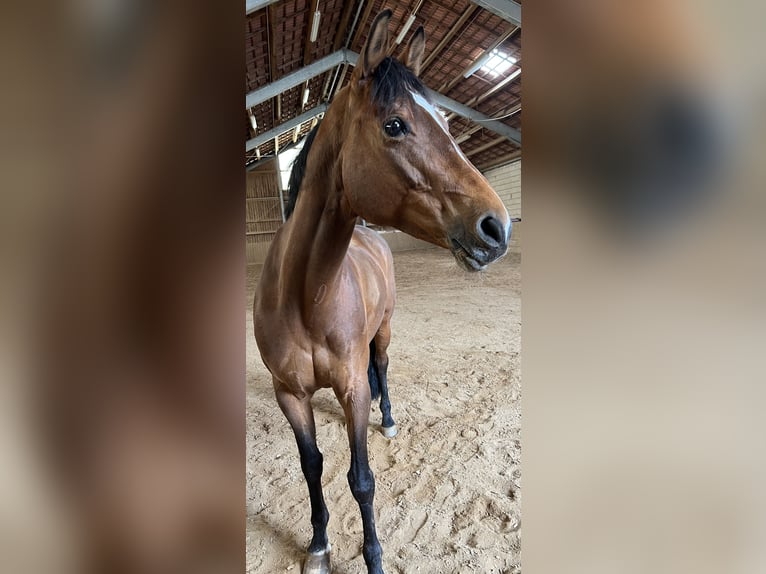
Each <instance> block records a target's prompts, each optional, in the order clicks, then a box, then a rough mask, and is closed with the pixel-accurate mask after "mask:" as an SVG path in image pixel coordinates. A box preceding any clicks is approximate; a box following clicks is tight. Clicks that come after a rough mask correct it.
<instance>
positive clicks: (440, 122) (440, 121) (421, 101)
mask: <svg viewBox="0 0 766 574" xmlns="http://www.w3.org/2000/svg"><path fill="white" fill-rule="evenodd" d="M410 95H411V96H412V99H413V101H414V102H415V103H416V104H417V105H419V106H420V107H421V108H423V109H424V110H425V111H426V112H428V115H429V116H431V119H433V121H435V122H436V125H437V126H439V127H440V128H441V129H442V131H443V132H444V133H445V134H446V135H447V138H448V139H449V141H450V143H451V144H452V147H453V148H455V151H456V152H457V154H458V155H459V156H460V157H461V158H462V159H463V161H464V162H465V163H467V164H468V166H469V167H470V168H471V169H472V170H473V171H474V172H476V174H478V175H479V176H480V177H481V178H482V179H484V176H483V175H482V173H481V172H480V171H479V170H478V169H476V167H475V166H474V165H473V164H472V163H471V162H470V160H469V159H468V158H467V157H466V156H465V154H464V153H463V150H461V149H460V146H458V145H457V143H455V140H454V139H453V137H452V134H450V133H449V129H448V128H446V127H445V125H444V124H445V123H446V121H445V120H444V117H443V116H441V115H440V114H439V112H437V111H436V108H434V107H433V106H432V105H431V104H430V103H429V102H428V100H426V99H425V98H424V97H423V96H421V95H420V94H418V93H416V92H412V91H410ZM503 208H505V206H504V205H503ZM505 217H506V221H507V223H506V224H505V236H506V237H508V232H509V231H510V227H511V218H510V216H509V215H508V211H507V210H505Z"/></svg>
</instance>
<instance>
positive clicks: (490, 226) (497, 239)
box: [449, 215, 511, 271]
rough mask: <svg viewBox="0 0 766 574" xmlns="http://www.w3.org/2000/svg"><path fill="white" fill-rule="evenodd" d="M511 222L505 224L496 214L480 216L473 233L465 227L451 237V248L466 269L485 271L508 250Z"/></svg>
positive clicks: (459, 262)
mask: <svg viewBox="0 0 766 574" xmlns="http://www.w3.org/2000/svg"><path fill="white" fill-rule="evenodd" d="M510 236H511V223H510V221H509V222H508V224H507V225H503V224H502V222H501V221H500V220H499V219H498V218H496V217H495V216H494V215H485V216H483V217H481V218H479V221H478V222H477V224H476V227H475V229H474V231H473V232H472V233H468V232H467V230H465V229H463V230H462V233H454V234H451V235H450V237H449V242H450V249H451V251H452V254H453V255H454V256H455V259H456V260H457V262H458V264H460V266H461V267H462V268H463V269H465V270H466V271H483V270H484V269H486V267H487V265H489V264H490V263H492V262H493V261H496V260H498V259H499V258H501V257H502V256H503V255H505V253H506V252H507V251H508V240H509V238H510Z"/></svg>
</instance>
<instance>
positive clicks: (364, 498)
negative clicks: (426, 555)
mask: <svg viewBox="0 0 766 574" xmlns="http://www.w3.org/2000/svg"><path fill="white" fill-rule="evenodd" d="M352 386H353V388H352V389H350V391H349V392H347V393H345V395H344V397H343V399H342V400H341V402H342V403H343V409H344V411H345V413H346V424H347V427H348V439H349V445H350V447H351V467H350V468H349V471H348V485H349V487H350V488H351V493H352V494H353V496H354V499H355V500H356V502H357V504H358V505H359V511H360V512H361V514H362V528H363V531H364V543H363V546H362V555H363V556H364V561H365V563H366V564H367V572H368V574H383V565H382V557H383V551H382V549H381V547H380V542H379V541H378V535H377V532H376V531H375V512H374V509H373V499H374V497H375V477H374V476H373V474H372V470H371V469H370V464H369V459H368V455H367V424H368V422H369V418H370V389H369V386H368V385H367V381H365V379H364V377H363V376H362V377H359V378H357V379H355V382H354V383H353V384H352Z"/></svg>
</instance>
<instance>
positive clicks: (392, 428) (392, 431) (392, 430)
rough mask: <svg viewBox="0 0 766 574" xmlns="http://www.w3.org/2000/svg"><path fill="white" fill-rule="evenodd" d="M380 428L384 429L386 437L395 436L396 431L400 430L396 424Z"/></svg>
mask: <svg viewBox="0 0 766 574" xmlns="http://www.w3.org/2000/svg"><path fill="white" fill-rule="evenodd" d="M380 430H381V431H383V436H384V437H386V438H394V437H395V436H396V433H398V432H399V431H398V430H397V429H396V425H393V426H390V427H381V429H380Z"/></svg>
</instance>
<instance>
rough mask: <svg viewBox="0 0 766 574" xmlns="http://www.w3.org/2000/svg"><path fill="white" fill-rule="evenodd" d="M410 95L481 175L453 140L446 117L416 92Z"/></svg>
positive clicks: (461, 155)
mask: <svg viewBox="0 0 766 574" xmlns="http://www.w3.org/2000/svg"><path fill="white" fill-rule="evenodd" d="M410 95H411V96H412V99H413V101H414V102H415V103H416V104H417V105H419V106H420V107H421V108H423V109H424V110H425V111H426V112H427V113H428V115H429V116H431V118H432V119H433V120H434V122H436V125H437V126H439V127H440V128H441V130H442V131H443V132H444V133H445V134H446V135H447V137H448V138H449V141H450V143H451V144H452V147H453V148H455V151H456V152H457V154H458V155H459V156H460V157H461V158H462V159H463V161H464V162H466V163H467V164H468V165H469V166H470V167H471V169H473V171H475V172H476V173H478V174H479V175H481V173H479V170H477V169H476V168H475V167H474V165H473V164H472V163H471V162H470V161H469V159H468V158H467V157H466V156H465V154H464V153H463V150H461V149H460V146H458V145H457V144H456V143H455V140H454V139H453V138H452V134H450V133H449V129H448V128H446V127H445V126H444V124H445V123H446V122H445V121H444V117H443V116H441V115H440V114H439V112H437V111H436V108H434V107H433V106H432V105H431V104H430V103H429V102H428V100H426V99H425V98H424V97H423V96H421V95H420V94H418V93H416V92H410ZM482 177H484V176H482Z"/></svg>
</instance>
